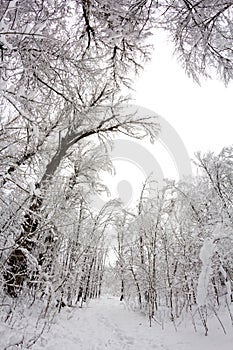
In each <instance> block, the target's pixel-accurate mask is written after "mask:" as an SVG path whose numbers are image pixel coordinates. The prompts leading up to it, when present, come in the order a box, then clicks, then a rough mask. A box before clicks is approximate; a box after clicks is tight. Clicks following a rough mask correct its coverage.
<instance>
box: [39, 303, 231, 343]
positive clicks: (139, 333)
mask: <svg viewBox="0 0 233 350" xmlns="http://www.w3.org/2000/svg"><path fill="white" fill-rule="evenodd" d="M216 320H217V319H216V318H213V319H212V320H211V319H209V328H210V331H209V335H208V336H207V337H206V336H205V335H204V330H203V329H202V327H201V324H199V325H198V324H197V332H195V331H194V328H193V327H192V324H190V321H189V322H187V324H186V325H185V323H184V322H183V323H182V324H181V325H180V326H178V330H177V331H176V330H175V327H174V326H173V324H172V323H168V324H165V326H164V329H162V328H161V327H160V326H159V325H158V324H156V323H153V324H152V327H149V323H148V319H147V318H146V317H145V316H144V315H142V314H140V313H138V312H134V311H130V310H128V308H127V307H126V306H125V304H124V303H123V302H120V301H119V299H117V298H115V297H111V296H104V297H102V298H100V299H99V300H94V301H91V302H89V303H88V304H87V306H86V307H84V308H82V309H81V308H77V309H63V310H62V312H61V314H60V317H59V318H58V319H57V321H56V322H55V323H54V325H53V326H52V328H51V329H50V332H49V333H43V335H42V336H41V338H40V340H38V342H37V343H36V344H35V345H34V346H33V347H32V349H34V350H42V349H46V350H104V349H109V350H139V349H140V350H142V349H143V350H144V349H145V350H152V349H158V350H197V349H198V350H219V349H221V350H232V349H233V328H232V326H231V322H230V317H229V320H227V317H226V319H224V325H225V326H226V331H227V334H226V335H225V334H224V333H223V330H222V328H221V326H220V324H219V322H218V321H216ZM211 323H212V324H211Z"/></svg>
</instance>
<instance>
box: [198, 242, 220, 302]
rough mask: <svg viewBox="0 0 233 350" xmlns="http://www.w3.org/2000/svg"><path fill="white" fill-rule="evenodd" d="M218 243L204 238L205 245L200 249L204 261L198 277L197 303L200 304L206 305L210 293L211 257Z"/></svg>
mask: <svg viewBox="0 0 233 350" xmlns="http://www.w3.org/2000/svg"><path fill="white" fill-rule="evenodd" d="M215 249H216V245H215V244H214V243H213V239H211V238H209V237H207V238H206V239H205V240H204V243H203V246H202V248H201V250H200V255H199V256H200V259H201V262H202V269H201V273H200V276H199V279H198V286H197V303H198V305H199V306H204V305H206V299H207V295H208V285H209V280H210V275H211V258H212V256H213V253H214V250H215Z"/></svg>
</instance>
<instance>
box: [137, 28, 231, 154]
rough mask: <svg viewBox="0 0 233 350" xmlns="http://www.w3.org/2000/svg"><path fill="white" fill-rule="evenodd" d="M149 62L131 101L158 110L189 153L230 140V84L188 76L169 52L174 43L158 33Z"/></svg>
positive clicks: (215, 146) (216, 146)
mask: <svg viewBox="0 0 233 350" xmlns="http://www.w3.org/2000/svg"><path fill="white" fill-rule="evenodd" d="M154 44H155V50H154V53H153V58H152V60H151V62H150V63H148V64H147V65H146V67H145V70H144V71H143V72H141V74H140V77H139V78H138V79H137V81H136V82H135V84H134V88H135V90H136V92H135V93H134V97H135V99H136V100H135V102H136V103H137V104H140V105H142V106H144V107H147V108H150V109H151V110H153V111H155V112H157V113H158V114H160V115H161V116H162V117H163V118H165V119H166V120H167V121H168V122H169V123H170V124H171V125H172V126H173V127H174V128H175V129H176V131H177V132H178V134H179V135H180V137H181V138H182V140H183V142H184V144H185V146H186V148H187V151H188V153H189V155H190V157H192V156H193V153H194V152H196V151H198V150H200V151H204V152H206V151H208V150H210V151H215V152H219V151H220V150H221V148H222V147H224V146H229V145H231V144H232V143H233V137H232V133H233V128H232V127H233V118H232V117H233V84H230V85H229V86H228V87H225V86H224V83H223V82H220V81H218V80H217V79H212V80H206V81H205V80H204V79H203V80H202V84H201V86H199V85H198V84H197V83H195V82H194V81H193V80H192V78H189V77H188V76H187V75H186V73H185V71H184V70H183V69H182V68H181V66H180V65H179V63H178V62H177V59H176V58H175V57H174V56H173V50H174V46H173V44H171V43H169V42H168V41H167V40H166V37H165V35H161V34H159V37H155V38H154Z"/></svg>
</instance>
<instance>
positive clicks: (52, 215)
mask: <svg viewBox="0 0 233 350" xmlns="http://www.w3.org/2000/svg"><path fill="white" fill-rule="evenodd" d="M232 23H233V5H232V1H231V0H225V1H222V0H204V1H196V0H180V1H178V0H177V1H176V0H175V1H172V0H161V1H160V0H117V1H114V0H109V1H104V0H68V1H64V0H30V1H28V0H1V1H0V109H1V114H0V211H1V215H0V300H1V301H0V310H1V316H0V318H1V324H2V325H7V326H8V327H9V329H11V332H13V331H14V329H17V327H18V328H19V326H20V325H22V324H24V323H25V322H26V323H27V322H28V321H25V320H26V317H28V316H26V315H28V313H29V314H30V315H33V317H32V316H30V317H31V321H30V323H31V324H33V325H34V326H33V327H34V332H33V333H32V334H31V335H30V336H28V337H24V338H23V340H22V339H21V340H20V343H19V344H18V345H20V346H21V347H22V348H23V349H24V348H25V349H26V348H31V347H32V346H33V345H34V344H35V343H36V342H37V339H38V338H39V337H40V335H41V334H42V333H43V331H44V330H45V328H46V327H48V326H49V325H50V323H51V322H52V319H53V317H54V315H55V314H58V313H60V312H61V311H62V309H63V307H65V308H68V307H73V306H75V305H80V306H82V305H83V303H85V302H86V301H87V300H89V299H94V298H98V297H99V296H100V295H101V293H102V290H103V284H104V281H105V283H107V282H106V281H109V283H112V284H113V290H114V291H113V292H114V293H117V295H118V296H119V299H120V300H124V301H125V302H126V303H128V304H129V305H132V304H133V305H134V307H135V308H136V309H137V310H141V311H142V312H143V313H145V315H146V317H148V319H149V324H151V322H153V320H154V321H156V322H158V323H162V322H164V320H165V319H166V320H170V321H171V322H173V323H174V324H175V323H176V320H177V319H180V318H181V317H186V316H185V315H190V317H191V318H190V319H191V321H190V322H192V323H193V327H194V330H195V327H196V326H195V322H196V321H195V317H198V318H199V319H200V320H201V323H202V325H203V329H204V332H205V334H206V335H207V334H208V331H209V330H208V325H207V321H208V320H207V319H208V315H209V314H210V313H211V314H214V315H215V316H216V318H217V319H218V320H219V324H220V326H221V328H222V329H223V331H224V330H225V328H224V324H223V323H222V322H221V319H220V318H219V312H220V311H222V310H225V312H226V313H227V314H228V315H229V317H230V319H231V322H232V326H233V310H232V302H233V236H232V229H233V146H231V145H230V146H229V145H226V147H225V148H224V149H223V150H222V151H221V152H220V153H219V154H214V153H211V152H209V153H208V154H201V153H198V154H197V155H196V158H195V161H194V162H195V166H196V168H197V169H198V175H196V176H195V177H192V178H187V179H183V180H182V181H180V182H179V183H176V182H175V181H173V180H172V179H171V180H169V181H167V182H166V184H165V185H164V187H163V188H162V189H161V188H160V189H157V190H156V188H154V189H153V190H152V187H153V186H151V183H150V181H151V180H150V178H148V179H146V180H145V183H144V185H143V187H142V189H141V195H140V198H138V203H137V206H136V207H135V208H134V210H132V211H131V212H130V211H127V210H126V209H125V208H124V207H123V206H122V203H121V202H120V201H119V200H117V199H115V200H110V201H109V202H107V203H105V205H104V206H103V207H102V208H100V209H99V210H97V209H96V208H94V207H93V205H92V197H93V194H101V193H103V192H106V191H107V186H106V184H105V183H103V182H102V181H101V177H100V172H101V171H112V169H113V165H112V162H111V158H110V156H109V154H110V150H111V146H112V142H113V140H114V138H116V137H118V136H119V135H120V134H124V135H127V136H130V137H132V138H135V139H138V140H142V139H145V138H149V139H150V140H151V142H153V141H154V140H156V138H157V136H158V135H159V132H160V126H159V124H158V122H156V119H155V118H154V115H149V114H148V115H147V116H145V115H143V116H142V115H140V113H139V112H138V111H137V110H136V109H135V110H134V111H130V109H129V108H126V106H128V105H129V104H130V103H131V101H130V97H129V96H128V95H129V94H130V89H131V87H132V82H133V79H134V77H135V76H136V75H138V74H139V73H140V71H141V70H142V69H143V67H144V65H145V64H146V62H148V60H149V59H150V56H151V53H152V51H153V47H152V44H153V40H152V38H153V35H156V30H157V29H163V30H165V31H166V32H168V33H169V35H170V37H171V40H172V41H173V42H174V47H175V52H176V55H177V57H178V59H179V62H180V64H181V66H182V67H183V68H184V69H185V71H186V72H187V74H188V75H189V76H190V78H192V79H194V80H195V81H196V82H197V83H199V82H200V79H201V77H203V76H204V77H206V78H210V77H211V76H217V77H218V78H219V79H221V80H222V82H223V84H226V85H227V84H228V83H229V82H230V81H231V80H232V78H233V51H232V42H233V37H232V32H233V24H232ZM154 33H155V34H154ZM125 91H128V92H127V93H125ZM109 230H111V231H113V232H115V241H116V244H115V248H114V253H115V255H116V263H115V264H114V266H112V267H111V272H109V267H107V264H106V260H107V256H108V252H109V247H108V241H109V237H108V232H109ZM105 273H106V275H108V274H111V275H112V276H114V277H110V278H109V277H106V278H105ZM111 279H114V282H113V281H112V282H111ZM110 287H111V286H108V288H110ZM193 315H195V317H194V316H193ZM3 327H5V326H3ZM25 327H26V324H25ZM15 344H16V345H17V341H16V343H15ZM13 345H14V344H13ZM13 345H12V347H13ZM8 348H9V349H10V348H11V347H10V346H7V347H5V349H8Z"/></svg>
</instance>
